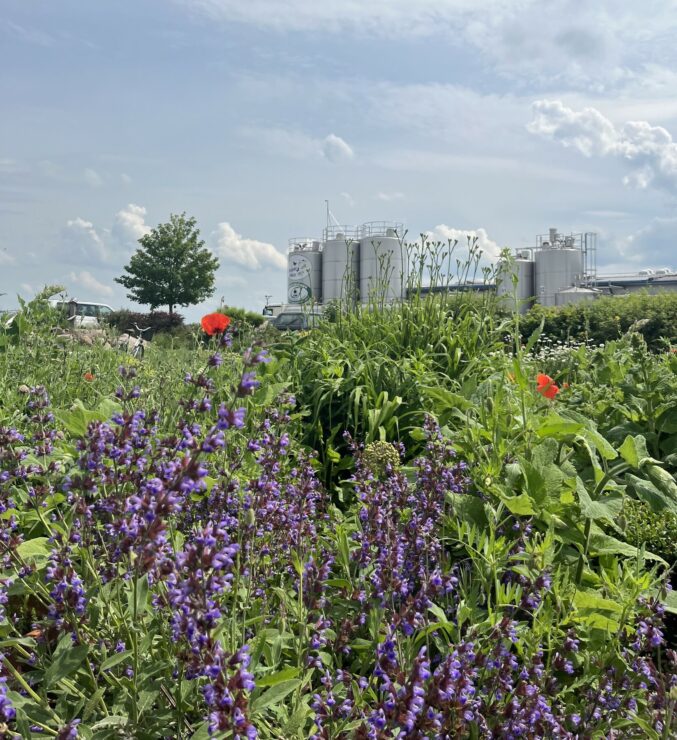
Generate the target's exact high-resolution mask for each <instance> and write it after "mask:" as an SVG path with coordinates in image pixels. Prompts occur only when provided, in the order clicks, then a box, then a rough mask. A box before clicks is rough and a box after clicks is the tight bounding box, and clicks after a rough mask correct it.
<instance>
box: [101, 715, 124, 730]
mask: <svg viewBox="0 0 677 740" xmlns="http://www.w3.org/2000/svg"><path fill="white" fill-rule="evenodd" d="M128 721H129V717H126V716H125V715H122V714H110V715H108V717H104V718H103V719H102V720H99V721H98V722H97V723H96V724H95V725H92V730H94V732H96V731H97V730H103V729H106V728H108V727H124V725H126V724H127V722H128Z"/></svg>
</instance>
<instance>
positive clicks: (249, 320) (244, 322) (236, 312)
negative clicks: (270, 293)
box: [217, 305, 266, 328]
mask: <svg viewBox="0 0 677 740" xmlns="http://www.w3.org/2000/svg"><path fill="white" fill-rule="evenodd" d="M217 310H218V311H219V312H220V313H224V314H226V316H230V318H231V319H232V320H233V321H235V322H236V323H237V324H238V325H239V326H240V327H250V328H255V327H257V326H261V325H262V324H263V323H264V321H266V319H265V317H264V316H262V315H261V314H258V313H255V312H254V311H247V310H246V309H245V308H237V307H235V306H224V305H221V306H219V308H218V309H217Z"/></svg>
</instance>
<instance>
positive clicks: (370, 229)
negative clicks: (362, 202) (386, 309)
mask: <svg viewBox="0 0 677 740" xmlns="http://www.w3.org/2000/svg"><path fill="white" fill-rule="evenodd" d="M403 235H404V226H403V224H399V223H388V222H385V221H371V222H369V223H366V224H363V226H362V229H361V238H360V300H361V301H362V303H367V302H368V301H370V300H376V301H379V302H386V303H390V302H391V301H397V300H401V299H402V298H404V297H405V294H406V286H407V269H408V265H407V255H406V250H405V246H404V244H403V243H402V241H401V238H402V236H403Z"/></svg>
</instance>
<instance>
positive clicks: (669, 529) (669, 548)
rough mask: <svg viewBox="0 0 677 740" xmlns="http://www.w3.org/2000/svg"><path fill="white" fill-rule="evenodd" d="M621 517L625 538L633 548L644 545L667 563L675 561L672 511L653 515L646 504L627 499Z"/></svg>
mask: <svg viewBox="0 0 677 740" xmlns="http://www.w3.org/2000/svg"><path fill="white" fill-rule="evenodd" d="M621 516H622V518H623V520H624V522H625V538H626V540H627V541H628V542H629V543H630V544H631V545H634V546H635V547H640V546H641V545H645V546H646V549H647V550H649V551H650V552H653V553H655V554H656V555H660V556H661V557H662V558H664V559H665V560H666V561H667V562H668V563H670V564H672V563H674V562H675V561H677V515H676V514H674V513H673V512H672V511H661V512H660V513H655V512H653V511H652V510H651V508H650V507H649V506H648V504H645V503H644V502H643V501H636V500H635V499H627V500H626V502H625V504H624V506H623V511H622V512H621Z"/></svg>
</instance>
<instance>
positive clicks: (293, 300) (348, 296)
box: [287, 221, 408, 305]
mask: <svg viewBox="0 0 677 740" xmlns="http://www.w3.org/2000/svg"><path fill="white" fill-rule="evenodd" d="M402 234H404V226H403V224H401V223H396V222H390V221H369V222H367V223H364V224H362V225H360V226H340V225H329V224H328V225H327V227H326V228H325V229H324V231H323V234H322V239H321V240H320V239H314V238H309V237H301V238H295V239H290V240H289V252H288V263H287V264H288V269H287V301H288V303H289V304H291V305H303V304H308V303H311V304H312V303H316V304H327V303H330V302H332V301H340V302H343V303H366V302H368V301H369V300H374V299H376V300H379V301H383V302H386V303H391V302H393V301H397V300H401V299H402V298H404V297H405V295H406V286H407V269H408V260H407V254H406V246H405V245H404V243H403V242H402V240H401V236H402Z"/></svg>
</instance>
